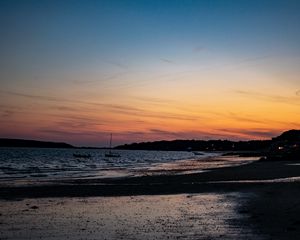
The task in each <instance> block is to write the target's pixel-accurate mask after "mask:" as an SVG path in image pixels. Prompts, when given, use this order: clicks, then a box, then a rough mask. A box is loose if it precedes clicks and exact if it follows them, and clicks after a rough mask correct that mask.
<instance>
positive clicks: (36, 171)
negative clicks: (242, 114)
mask: <svg viewBox="0 0 300 240" xmlns="http://www.w3.org/2000/svg"><path fill="white" fill-rule="evenodd" d="M107 152H108V150H105V149H55V148H0V184H12V183H18V182H32V183H33V182H42V181H49V180H55V181H59V180H65V179H76V178H116V177H128V176H144V175H155V174H186V173H191V172H201V171H207V170H208V169H210V168H215V167H222V166H231V165H236V164H242V163H245V162H248V161H250V160H253V159H247V158H237V157H222V156H221V155H222V154H223V152H197V153H196V154H195V153H194V152H188V151H142V150H113V152H114V153H118V154H119V155H120V157H106V156H105V153H107ZM73 154H81V155H88V154H89V155H90V156H91V157H90V158H81V157H74V155H73Z"/></svg>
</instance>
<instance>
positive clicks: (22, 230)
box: [0, 161, 300, 239]
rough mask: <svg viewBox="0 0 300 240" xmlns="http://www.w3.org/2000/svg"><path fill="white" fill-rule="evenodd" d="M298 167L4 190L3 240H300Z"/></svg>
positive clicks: (263, 165) (260, 166) (248, 167)
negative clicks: (298, 237)
mask: <svg viewBox="0 0 300 240" xmlns="http://www.w3.org/2000/svg"><path fill="white" fill-rule="evenodd" d="M299 176H300V165H298V163H297V162H295V161H294V162H287V161H277V162H265V161H256V162H252V163H249V164H244V165H240V166H233V167H223V168H216V169H209V171H204V172H199V173H193V174H177V175H174V174H165V175H155V176H142V177H131V178H113V179H76V180H68V181H65V182H59V183H58V182H51V183H49V184H48V185H47V184H46V185H45V184H43V185H33V186H32V185H30V186H15V187H13V186H11V187H1V189H0V197H1V207H0V214H1V215H0V219H1V225H0V232H1V236H2V238H1V239H40V238H43V239H66V238H70V239H122V238H123V239H297V236H299V234H300V228H299V225H300V218H299V216H300V204H299V201H298V199H299V198H300V182H299Z"/></svg>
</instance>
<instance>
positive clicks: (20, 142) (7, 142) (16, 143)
mask: <svg viewBox="0 0 300 240" xmlns="http://www.w3.org/2000/svg"><path fill="white" fill-rule="evenodd" d="M0 147H36V148H74V146H72V145H70V144H67V143H58V142H44V141H36V140H24V139H8V138H0Z"/></svg>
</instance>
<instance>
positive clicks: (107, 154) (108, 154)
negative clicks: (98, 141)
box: [105, 133, 121, 157]
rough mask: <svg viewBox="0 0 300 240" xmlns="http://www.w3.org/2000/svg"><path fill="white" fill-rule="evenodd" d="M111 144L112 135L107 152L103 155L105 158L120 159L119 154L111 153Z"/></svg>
mask: <svg viewBox="0 0 300 240" xmlns="http://www.w3.org/2000/svg"><path fill="white" fill-rule="evenodd" d="M111 144H112V133H111V134H110V141H109V152H108V153H105V157H121V156H120V154H118V153H114V152H112V151H111V149H112V147H111Z"/></svg>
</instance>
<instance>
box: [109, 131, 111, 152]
mask: <svg viewBox="0 0 300 240" xmlns="http://www.w3.org/2000/svg"><path fill="white" fill-rule="evenodd" d="M111 142H112V133H111V134H110V141H109V148H110V149H111Z"/></svg>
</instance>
